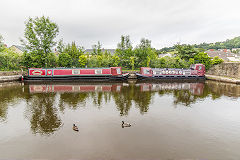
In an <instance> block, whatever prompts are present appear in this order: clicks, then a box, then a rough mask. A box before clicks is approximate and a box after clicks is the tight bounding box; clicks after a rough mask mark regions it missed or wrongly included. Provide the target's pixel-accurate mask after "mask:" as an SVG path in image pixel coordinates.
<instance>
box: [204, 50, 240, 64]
mask: <svg viewBox="0 0 240 160" xmlns="http://www.w3.org/2000/svg"><path fill="white" fill-rule="evenodd" d="M205 53H207V54H208V56H209V57H212V58H214V57H216V56H218V57H219V58H221V59H223V60H224V61H226V62H228V61H240V56H239V55H237V54H234V53H231V52H224V51H219V50H217V51H210V50H208V51H206V52H205Z"/></svg>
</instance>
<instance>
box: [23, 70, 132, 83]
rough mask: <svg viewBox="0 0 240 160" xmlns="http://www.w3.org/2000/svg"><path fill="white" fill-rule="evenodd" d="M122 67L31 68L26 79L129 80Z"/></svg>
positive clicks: (24, 78)
mask: <svg viewBox="0 0 240 160" xmlns="http://www.w3.org/2000/svg"><path fill="white" fill-rule="evenodd" d="M128 76H129V73H126V74H123V73H122V68H121V67H109V68H29V69H28V75H26V76H24V77H23V80H24V81H78V80H84V81H85V80H86V81H87V80H90V81H108V80H113V81H114V80H127V78H128Z"/></svg>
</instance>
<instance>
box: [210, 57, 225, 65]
mask: <svg viewBox="0 0 240 160" xmlns="http://www.w3.org/2000/svg"><path fill="white" fill-rule="evenodd" d="M222 62H223V60H222V59H221V58H219V57H218V56H216V57H214V58H213V60H212V61H211V64H212V65H217V64H220V63H222Z"/></svg>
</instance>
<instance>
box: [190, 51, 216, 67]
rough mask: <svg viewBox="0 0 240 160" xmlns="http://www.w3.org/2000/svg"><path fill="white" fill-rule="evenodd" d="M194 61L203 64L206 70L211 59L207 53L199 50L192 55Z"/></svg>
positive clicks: (209, 65)
mask: <svg viewBox="0 0 240 160" xmlns="http://www.w3.org/2000/svg"><path fill="white" fill-rule="evenodd" d="M194 60H195V63H201V64H204V65H205V68H206V70H208V69H209V68H210V67H211V64H212V62H211V61H212V60H211V57H209V56H208V55H207V53H204V52H200V53H198V54H196V55H195V56H194Z"/></svg>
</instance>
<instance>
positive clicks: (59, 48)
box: [57, 39, 65, 53]
mask: <svg viewBox="0 0 240 160" xmlns="http://www.w3.org/2000/svg"><path fill="white" fill-rule="evenodd" d="M64 47H65V45H64V43H63V39H60V40H59V41H58V45H57V51H58V52H59V53H63V50H64Z"/></svg>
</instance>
